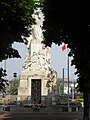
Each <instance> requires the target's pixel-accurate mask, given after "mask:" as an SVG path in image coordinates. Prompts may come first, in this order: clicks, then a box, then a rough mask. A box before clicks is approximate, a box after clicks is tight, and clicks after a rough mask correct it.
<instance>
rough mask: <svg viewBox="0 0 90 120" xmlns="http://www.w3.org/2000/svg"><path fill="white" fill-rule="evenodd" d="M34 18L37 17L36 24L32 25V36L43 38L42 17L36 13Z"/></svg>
mask: <svg viewBox="0 0 90 120" xmlns="http://www.w3.org/2000/svg"><path fill="white" fill-rule="evenodd" d="M33 18H34V19H35V22H36V24H34V25H32V38H34V39H38V38H43V34H42V29H41V18H40V17H39V14H34V15H33Z"/></svg>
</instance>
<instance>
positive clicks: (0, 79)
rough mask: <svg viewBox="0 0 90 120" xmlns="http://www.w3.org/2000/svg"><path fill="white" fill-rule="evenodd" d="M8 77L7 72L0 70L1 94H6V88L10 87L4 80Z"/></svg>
mask: <svg viewBox="0 0 90 120" xmlns="http://www.w3.org/2000/svg"><path fill="white" fill-rule="evenodd" d="M5 76H7V74H6V70H3V68H0V92H2V93H5V92H6V87H7V85H8V81H7V80H6V79H5V78H4V77H5Z"/></svg>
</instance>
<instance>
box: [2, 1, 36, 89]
mask: <svg viewBox="0 0 90 120" xmlns="http://www.w3.org/2000/svg"><path fill="white" fill-rule="evenodd" d="M36 6H37V5H36V2H35V0H9V1H8V0H0V39H1V42H0V62H1V61H2V60H6V59H8V58H14V57H17V58H20V57H21V56H20V55H19V53H18V51H17V50H16V49H15V48H12V44H13V43H14V42H22V43H23V42H24V43H25V44H27V40H26V37H29V35H30V32H31V25H32V24H35V21H34V19H33V18H32V14H33V12H34V9H36ZM3 71H5V70H3V69H0V90H2V89H3V87H4V82H5V80H4V78H3ZM2 85H3V87H1V86H2Z"/></svg>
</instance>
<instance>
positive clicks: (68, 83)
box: [67, 52, 70, 112]
mask: <svg viewBox="0 0 90 120" xmlns="http://www.w3.org/2000/svg"><path fill="white" fill-rule="evenodd" d="M68 53H69V52H68ZM67 68H68V69H67V70H68V72H67V76H68V112H69V110H70V109H69V55H68V56H67Z"/></svg>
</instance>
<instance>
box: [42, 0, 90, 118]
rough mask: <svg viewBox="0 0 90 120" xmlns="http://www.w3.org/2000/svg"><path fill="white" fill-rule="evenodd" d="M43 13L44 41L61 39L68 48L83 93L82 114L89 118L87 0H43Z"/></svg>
mask: <svg viewBox="0 0 90 120" xmlns="http://www.w3.org/2000/svg"><path fill="white" fill-rule="evenodd" d="M43 13H44V15H45V21H44V24H43V29H44V36H45V40H44V43H45V44H46V45H48V46H51V44H52V42H54V43H56V44H58V45H60V44H61V43H62V42H65V43H66V44H68V47H69V48H70V53H69V56H73V60H72V65H75V68H76V69H77V71H76V73H75V74H77V75H78V83H79V90H80V91H81V92H83V95H84V106H85V107H84V117H83V119H85V120H88V119H89V114H90V113H89V107H90V101H89V99H90V75H89V74H90V40H89V39H90V8H89V2H86V1H81V0H75V1H72V0H60V1H56V0H45V3H44V8H43Z"/></svg>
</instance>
